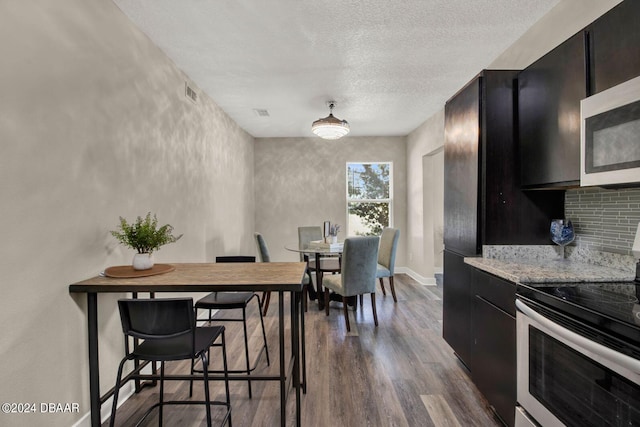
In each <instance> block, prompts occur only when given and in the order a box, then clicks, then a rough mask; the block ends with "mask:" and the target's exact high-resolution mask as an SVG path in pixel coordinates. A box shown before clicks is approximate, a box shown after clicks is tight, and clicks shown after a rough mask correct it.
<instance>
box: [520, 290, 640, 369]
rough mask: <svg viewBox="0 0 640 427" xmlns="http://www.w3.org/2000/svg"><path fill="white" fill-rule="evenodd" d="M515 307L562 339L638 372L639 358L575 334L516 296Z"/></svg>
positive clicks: (639, 367)
mask: <svg viewBox="0 0 640 427" xmlns="http://www.w3.org/2000/svg"><path fill="white" fill-rule="evenodd" d="M516 308H517V309H518V310H520V311H521V312H522V314H524V315H525V316H527V317H529V318H530V319H532V320H533V321H535V322H537V323H539V324H540V325H542V326H544V327H546V328H547V329H549V330H550V331H552V332H554V333H555V334H557V335H559V336H560V337H562V338H563V339H564V340H566V341H568V342H570V343H573V344H574V345H576V346H577V347H580V348H584V349H585V350H589V351H590V352H592V353H593V354H596V355H598V356H600V357H602V358H604V359H605V360H610V361H612V362H614V363H616V364H618V365H619V366H621V367H624V368H626V369H628V370H630V371H631V372H633V373H635V374H640V360H636V359H634V358H633V357H630V356H627V355H626V354H623V353H619V352H617V351H615V350H612V349H610V348H609V347H605V346H603V345H601V344H598V343H597V342H595V341H591V340H590V339H588V338H585V337H583V336H582V335H579V334H576V333H575V332H573V331H570V330H568V329H566V328H564V327H562V326H560V325H558V324H557V323H555V322H553V321H551V320H549V319H547V318H546V317H544V316H543V315H541V314H540V313H538V312H537V311H534V310H533V309H531V308H530V307H529V306H528V305H526V304H525V303H524V302H522V301H521V300H520V299H518V298H516Z"/></svg>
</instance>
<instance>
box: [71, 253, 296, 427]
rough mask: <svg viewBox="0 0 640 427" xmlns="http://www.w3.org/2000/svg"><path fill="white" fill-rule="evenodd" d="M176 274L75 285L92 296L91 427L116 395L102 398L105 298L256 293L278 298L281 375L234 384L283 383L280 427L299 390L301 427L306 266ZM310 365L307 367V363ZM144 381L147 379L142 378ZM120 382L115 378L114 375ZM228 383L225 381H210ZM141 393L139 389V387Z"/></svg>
mask: <svg viewBox="0 0 640 427" xmlns="http://www.w3.org/2000/svg"><path fill="white" fill-rule="evenodd" d="M165 266H170V267H171V268H168V269H166V270H167V271H166V272H164V273H162V274H154V275H148V276H143V277H108V276H107V275H105V274H100V275H98V276H95V277H92V278H89V279H86V280H82V281H79V282H76V283H73V284H71V285H69V292H70V293H81V294H86V298H87V327H88V334H87V339H88V353H89V354H88V356H89V395H90V404H91V425H92V427H98V426H100V425H101V419H100V408H101V405H102V404H104V403H105V401H106V400H108V399H109V397H111V396H112V395H113V389H111V390H110V391H108V392H107V393H105V394H104V395H101V394H100V376H99V354H98V338H99V333H98V330H99V328H98V318H99V316H98V295H99V294H101V293H121V294H127V293H132V296H133V297H137V296H138V293H149V295H150V297H152V298H153V297H155V293H158V292H187V293H191V292H217V291H252V292H265V291H271V292H277V293H278V300H279V307H278V337H279V350H280V352H279V353H280V354H279V355H280V360H279V372H278V375H253V374H252V375H250V376H248V375H234V376H233V378H231V379H232V380H244V381H246V380H247V379H249V378H250V379H251V380H252V381H253V380H258V381H259V380H264V381H278V382H279V384H280V424H281V425H282V426H285V425H286V402H287V396H288V394H289V391H290V390H291V388H293V389H295V399H296V402H295V416H296V425H297V426H300V425H301V394H300V391H301V388H302V387H301V380H300V366H301V365H300V357H301V356H300V339H301V337H300V334H301V328H300V325H301V322H303V319H302V316H304V312H303V310H301V309H300V305H301V301H302V298H301V295H302V288H303V285H302V281H303V277H304V274H305V271H306V268H307V266H306V264H305V263H304V262H264V263H175V264H165ZM285 294H289V295H290V322H291V323H290V324H291V326H290V328H289V329H290V340H291V352H290V353H291V354H290V357H289V360H288V363H287V355H285V343H286V332H285V312H284V306H285ZM303 364H304V361H303ZM138 377H142V378H144V375H142V374H139V375H138ZM114 378H115V374H114ZM210 378H211V379H223V378H224V376H222V375H219V376H218V377H216V376H210ZM136 390H138V387H136Z"/></svg>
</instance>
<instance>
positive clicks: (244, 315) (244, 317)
mask: <svg viewBox="0 0 640 427" xmlns="http://www.w3.org/2000/svg"><path fill="white" fill-rule="evenodd" d="M242 330H243V332H244V357H245V362H246V364H247V376H249V375H251V363H250V362H249V339H248V338H247V309H246V308H244V307H243V308H242ZM247 387H249V399H251V398H252V397H253V396H252V393H251V380H247Z"/></svg>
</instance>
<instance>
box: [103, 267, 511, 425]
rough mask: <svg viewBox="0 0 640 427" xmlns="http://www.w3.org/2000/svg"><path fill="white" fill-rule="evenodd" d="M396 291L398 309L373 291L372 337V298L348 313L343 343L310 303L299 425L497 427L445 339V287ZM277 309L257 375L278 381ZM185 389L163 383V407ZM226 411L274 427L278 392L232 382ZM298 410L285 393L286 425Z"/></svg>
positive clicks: (256, 339)
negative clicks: (266, 374)
mask: <svg viewBox="0 0 640 427" xmlns="http://www.w3.org/2000/svg"><path fill="white" fill-rule="evenodd" d="M385 283H386V282H385ZM395 284H396V292H397V296H398V302H397V303H396V304H394V302H393V299H392V298H391V295H390V294H388V295H387V296H386V297H384V296H383V295H382V293H381V291H380V288H379V286H378V292H377V294H376V302H377V308H378V319H379V327H377V328H376V327H375V326H374V324H373V317H372V315H371V300H370V298H369V296H365V298H364V307H363V309H360V308H359V307H358V310H357V311H356V312H354V311H353V310H352V309H350V312H349V313H350V316H351V318H350V320H351V332H349V333H347V332H346V328H345V325H344V318H343V314H342V306H341V304H340V303H336V302H332V303H331V310H330V316H329V317H326V316H325V314H324V311H318V308H317V305H316V304H315V302H310V304H309V311H308V312H307V313H306V317H305V319H306V338H307V378H308V386H307V394H306V395H302V396H303V397H302V425H303V426H353V427H357V426H483V427H484V426H499V425H500V423H499V422H498V421H497V420H496V419H495V418H494V416H493V414H492V412H491V410H490V409H489V408H488V405H487V403H486V401H485V400H484V398H483V397H482V395H481V394H480V393H479V392H478V390H477V389H476V388H475V386H474V385H473V383H472V382H471V379H470V378H469V375H468V373H467V371H466V370H465V368H464V367H463V366H462V364H461V363H460V362H459V361H458V360H457V358H456V357H455V355H454V354H453V351H452V350H451V348H450V347H449V346H448V345H447V344H446V342H445V341H444V340H443V339H442V299H441V298H442V289H441V285H438V286H422V285H420V284H418V283H417V282H416V281H414V280H413V279H411V278H410V277H409V276H407V275H404V274H398V275H396V276H395ZM387 290H388V289H387ZM286 301H287V302H288V299H286ZM277 304H278V301H277V298H272V301H271V307H270V308H269V313H268V315H267V316H266V317H265V326H266V328H267V339H268V342H269V351H270V356H271V366H269V367H268V366H267V365H266V358H265V357H264V356H263V357H262V359H261V360H260V362H259V365H258V368H257V370H256V371H255V372H258V371H259V372H261V373H262V372H269V373H277V364H278V346H277V343H278V339H277V309H278V306H277ZM255 310H256V309H255V307H252V309H251V310H250V313H249V316H250V317H251V320H250V322H249V330H250V331H253V332H250V333H251V338H250V346H251V348H252V351H253V353H252V354H253V355H255V354H256V353H257V351H258V349H259V347H260V343H261V340H262V338H261V334H260V331H259V320H258V316H257V311H255ZM285 311H288V310H285ZM226 326H227V341H228V343H227V345H228V350H227V351H228V353H229V359H230V363H231V364H232V367H233V368H236V369H237V368H242V365H243V364H244V357H243V354H244V353H243V343H242V330H241V323H238V324H235V323H226ZM287 351H288V350H287ZM218 362H220V357H219V353H215V352H214V353H212V363H214V364H215V365H214V366H219V365H218ZM177 371H180V372H183V373H184V372H188V363H185V362H182V363H169V364H167V372H168V373H169V372H177ZM103 381H108V379H107V378H104V379H103ZM113 381H115V373H114V378H113ZM211 388H212V396H213V397H215V398H223V394H222V393H223V387H222V386H221V384H219V383H217V382H211ZM188 389H189V386H188V383H185V382H168V383H167V384H166V386H165V399H167V400H170V399H176V400H179V399H185V398H187V396H188V391H189V390H188ZM202 396H203V392H202V385H201V383H195V384H194V399H202ZM157 399H158V388H157V387H155V388H146V389H143V391H142V392H141V393H139V394H137V395H133V396H132V397H131V398H130V399H129V400H127V401H126V402H125V403H124V404H123V405H122V406H121V407H120V408H119V409H118V414H117V417H116V420H117V425H123V426H129V425H135V422H136V421H137V419H138V418H139V417H140V416H141V415H142V413H144V411H145V409H146V408H147V407H148V406H150V405H151V404H153V403H155V402H157ZM231 402H232V407H233V410H232V417H233V425H234V426H235V427H249V426H277V425H279V423H280V418H279V414H280V410H279V388H278V385H277V383H274V382H269V383H267V382H253V399H249V397H248V393H247V384H246V382H239V381H233V382H232V383H231ZM294 405H295V395H294V394H293V392H291V394H290V398H289V402H288V406H287V416H288V419H287V425H294V424H295V417H294V409H295V406H294ZM216 411H219V410H217V409H214V415H215V414H217V412H216ZM157 422H158V419H157V410H156V411H154V413H153V414H152V415H151V416H150V417H148V419H147V420H145V423H144V424H143V425H150V426H153V425H157ZM216 422H217V421H216V420H214V425H217V424H215V423H216ZM107 425H108V424H107ZM164 425H167V426H203V425H206V422H205V419H204V408H203V407H201V406H171V407H167V408H165V411H164Z"/></svg>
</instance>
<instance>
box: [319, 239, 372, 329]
mask: <svg viewBox="0 0 640 427" xmlns="http://www.w3.org/2000/svg"><path fill="white" fill-rule="evenodd" d="M379 241H380V238H379V237H377V236H367V237H350V238H347V239H345V241H344V248H343V251H342V272H341V273H340V274H335V275H331V276H328V277H326V278H325V279H324V281H323V285H324V289H325V290H324V303H325V313H326V315H327V316H328V315H329V290H332V291H334V292H335V293H337V294H338V295H341V296H342V303H343V306H344V307H343V310H344V320H345V323H346V326H347V331H350V330H351V327H350V325H349V314H348V312H347V298H348V297H356V296H358V295H363V294H366V293H368V294H371V308H372V310H373V320H374V323H375V325H376V326H378V314H377V312H376V267H377V259H378V243H379Z"/></svg>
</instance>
